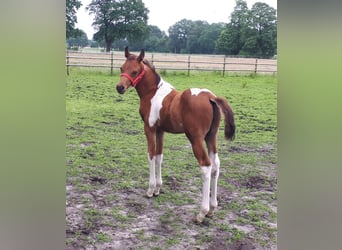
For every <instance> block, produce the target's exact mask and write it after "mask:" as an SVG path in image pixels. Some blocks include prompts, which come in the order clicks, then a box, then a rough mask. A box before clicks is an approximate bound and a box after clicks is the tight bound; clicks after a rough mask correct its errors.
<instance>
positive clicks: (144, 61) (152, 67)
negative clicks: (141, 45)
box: [143, 58, 160, 85]
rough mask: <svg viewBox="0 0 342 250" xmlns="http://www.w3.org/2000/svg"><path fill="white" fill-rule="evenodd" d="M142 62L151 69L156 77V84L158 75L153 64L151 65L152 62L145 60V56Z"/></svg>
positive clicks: (158, 79)
mask: <svg viewBox="0 0 342 250" xmlns="http://www.w3.org/2000/svg"><path fill="white" fill-rule="evenodd" d="M143 63H144V64H145V65H146V66H147V67H149V68H150V69H151V70H152V72H153V74H154V75H155V76H156V77H157V82H156V84H157V85H158V84H159V82H160V75H159V74H158V73H157V71H156V68H155V67H154V65H153V64H152V63H150V61H149V60H147V59H146V58H144V60H143Z"/></svg>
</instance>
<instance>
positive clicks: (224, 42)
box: [216, 0, 250, 55]
mask: <svg viewBox="0 0 342 250" xmlns="http://www.w3.org/2000/svg"><path fill="white" fill-rule="evenodd" d="M249 17H250V13H249V10H248V7H247V2H246V1H244V0H236V6H235V7H234V11H233V12H232V14H231V15H230V23H229V24H228V25H227V27H226V29H225V30H224V31H223V32H222V33H221V35H220V36H219V38H218V40H217V43H216V49H217V50H218V51H219V52H221V53H225V54H230V55H238V54H239V52H240V50H241V49H242V47H243V46H244V42H245V38H246V33H247V32H248V31H247V29H248V22H249Z"/></svg>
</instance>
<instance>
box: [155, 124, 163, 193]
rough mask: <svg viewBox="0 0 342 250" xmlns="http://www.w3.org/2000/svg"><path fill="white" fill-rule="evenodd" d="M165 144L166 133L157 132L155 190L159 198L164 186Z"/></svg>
mask: <svg viewBox="0 0 342 250" xmlns="http://www.w3.org/2000/svg"><path fill="white" fill-rule="evenodd" d="M163 142H164V132H163V131H161V130H157V134H156V143H157V145H156V146H157V147H156V161H155V167H156V174H157V176H156V177H157V179H156V188H155V190H154V193H153V194H154V195H155V196H158V195H159V193H160V189H161V187H162V184H163V180H162V175H161V168H162V163H163Z"/></svg>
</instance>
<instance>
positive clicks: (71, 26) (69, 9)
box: [65, 0, 82, 39]
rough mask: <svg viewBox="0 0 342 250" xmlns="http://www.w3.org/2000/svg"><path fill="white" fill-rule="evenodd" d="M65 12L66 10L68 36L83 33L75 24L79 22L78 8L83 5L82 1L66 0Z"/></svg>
mask: <svg viewBox="0 0 342 250" xmlns="http://www.w3.org/2000/svg"><path fill="white" fill-rule="evenodd" d="M65 4H66V5H65V7H66V8H65V12H66V18H65V22H66V23H65V27H66V38H67V39H68V38H69V37H76V36H78V35H81V32H80V30H79V29H75V24H76V23H77V16H76V12H77V10H78V9H79V8H80V7H81V6H82V4H81V1H79V0H66V3H65Z"/></svg>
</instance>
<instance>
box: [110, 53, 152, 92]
mask: <svg viewBox="0 0 342 250" xmlns="http://www.w3.org/2000/svg"><path fill="white" fill-rule="evenodd" d="M144 56H145V51H144V50H143V49H141V51H140V54H139V56H136V55H133V54H131V53H130V52H129V51H128V47H126V48H125V57H126V61H125V62H124V63H123V64H122V66H121V67H120V70H121V75H120V81H119V83H118V84H117V85H116V90H117V91H118V92H119V93H120V94H123V93H125V92H126V90H127V89H128V88H129V87H130V86H133V87H135V86H136V85H137V84H138V83H139V82H140V81H141V79H142V78H143V76H144V74H145V70H144V64H143V63H142V60H143V59H144Z"/></svg>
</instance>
